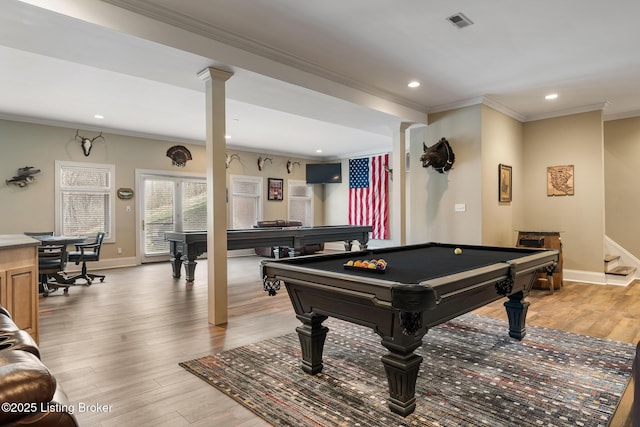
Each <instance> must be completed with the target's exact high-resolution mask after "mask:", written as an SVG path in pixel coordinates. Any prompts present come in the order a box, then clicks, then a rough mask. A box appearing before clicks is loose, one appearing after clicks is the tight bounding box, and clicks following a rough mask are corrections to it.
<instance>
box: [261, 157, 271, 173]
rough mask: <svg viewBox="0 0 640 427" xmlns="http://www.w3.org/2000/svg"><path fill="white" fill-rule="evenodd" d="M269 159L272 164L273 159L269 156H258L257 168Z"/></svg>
mask: <svg viewBox="0 0 640 427" xmlns="http://www.w3.org/2000/svg"><path fill="white" fill-rule="evenodd" d="M267 160H269V163H271V164H273V160H271V158H270V157H262V156H260V157H258V170H259V171H261V170H262V168H263V167H264V163H265V162H266V161H267Z"/></svg>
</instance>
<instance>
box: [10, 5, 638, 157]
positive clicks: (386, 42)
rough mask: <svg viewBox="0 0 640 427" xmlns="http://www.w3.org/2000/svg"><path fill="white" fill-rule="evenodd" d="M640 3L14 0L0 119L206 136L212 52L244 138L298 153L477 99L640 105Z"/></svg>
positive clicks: (542, 106) (379, 137)
mask: <svg viewBox="0 0 640 427" xmlns="http://www.w3.org/2000/svg"><path fill="white" fill-rule="evenodd" d="M40 6H41V7H40ZM123 8H124V9H123ZM457 12H463V13H464V14H465V15H466V16H468V17H469V18H470V19H471V20H472V21H474V25H472V26H469V27H467V28H465V29H458V28H456V27H455V26H453V25H452V24H451V23H450V22H448V21H447V20H446V17H448V16H450V15H452V14H454V13H457ZM637 16H640V2H637V1H635V0H613V1H609V2H606V3H605V2H602V1H601V0H563V1H562V2H558V1H556V0H538V1H535V2H531V1H530V2H514V1H507V0H486V1H483V2H478V1H472V0H451V1H447V2H443V1H439V0H403V1H402V2H391V1H388V0H349V1H344V0H324V1H322V2H303V1H299V0H235V1H231V0H225V1H223V0H217V1H213V0H190V1H188V2H185V1H181V0H107V1H99V0H57V1H55V2H51V1H47V0H32V1H25V2H21V1H17V0H3V1H2V2H1V3H0V64H1V66H0V93H1V96H0V117H6V118H12V119H19V120H26V121H33V122H40V123H52V124H62V125H66V126H70V127H72V128H76V127H77V128H81V129H85V130H96V131H97V130H103V129H104V130H105V131H110V132H118V133H124V134H131V135H139V136H151V137H154V138H159V139H166V140H171V141H184V142H198V143H202V142H203V141H204V138H205V125H204V114H205V112H204V84H203V82H202V81H200V79H199V78H198V77H197V73H198V72H199V71H201V70H202V69H204V68H206V67H208V66H216V67H220V68H224V69H228V70H230V71H233V73H234V76H233V77H232V78H231V79H230V80H229V81H228V82H227V85H226V88H227V117H228V120H227V133H228V134H230V135H231V139H230V140H228V144H229V145H230V146H231V147H237V148H241V149H248V150H254V151H261V150H264V151H269V152H281V153H289V154H293V155H299V156H302V157H326V158H335V157H344V156H347V155H353V154H357V153H365V152H379V151H383V150H388V149H390V147H391V135H392V132H394V131H397V129H398V128H399V125H400V122H402V121H410V122H422V123H425V122H426V116H427V113H429V112H433V111H439V110H443V109H446V108H450V107H455V106H460V105H466V104H471V103H478V102H480V101H483V102H485V103H488V104H489V105H491V106H494V107H495V108H498V109H500V110H501V111H504V112H507V113H509V114H510V115H512V116H513V117H516V118H518V119H519V120H522V121H527V120H535V119H538V118H544V117H551V116H554V115H560V114H564V113H569V112H579V111H589V110H594V109H600V108H602V109H603V111H604V114H605V117H609V118H617V117H628V116H635V115H640V53H638V50H637V47H636V46H635V45H636V44H637V41H638V40H640V26H638V25H637V23H636V22H635V21H636V17H637ZM149 18H153V20H151V19H149ZM414 79H415V80H418V81H420V82H421V83H422V85H421V86H420V87H419V88H417V89H410V88H408V87H407V83H408V82H409V81H410V80H414ZM550 92H556V93H558V95H559V97H558V99H556V100H555V101H551V102H550V101H545V100H544V95H546V94H547V93H550ZM94 114H102V115H103V116H105V118H104V119H102V120H98V119H95V118H94V117H93V116H94ZM427 143H429V142H427ZM316 149H322V150H323V152H322V153H321V154H318V153H316Z"/></svg>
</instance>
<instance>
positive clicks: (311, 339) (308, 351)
mask: <svg viewBox="0 0 640 427" xmlns="http://www.w3.org/2000/svg"><path fill="white" fill-rule="evenodd" d="M296 317H297V318H298V319H299V320H300V321H301V322H302V326H298V327H297V328H296V331H297V332H298V338H300V347H301V349H302V366H301V367H302V370H303V371H305V372H306V373H307V374H311V375H315V374H317V373H318V372H321V371H322V367H323V365H322V351H323V350H324V340H325V338H326V337H327V332H329V328H327V327H326V326H322V322H324V321H325V320H327V316H315V315H308V314H298V315H296Z"/></svg>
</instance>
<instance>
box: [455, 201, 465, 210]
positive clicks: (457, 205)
mask: <svg viewBox="0 0 640 427" xmlns="http://www.w3.org/2000/svg"><path fill="white" fill-rule="evenodd" d="M455 208H456V212H466V211H467V205H465V204H464V203H456V206H455Z"/></svg>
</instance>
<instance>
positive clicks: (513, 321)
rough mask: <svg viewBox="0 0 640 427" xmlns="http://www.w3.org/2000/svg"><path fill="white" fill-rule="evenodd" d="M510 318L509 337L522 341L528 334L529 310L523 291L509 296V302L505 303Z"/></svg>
mask: <svg viewBox="0 0 640 427" xmlns="http://www.w3.org/2000/svg"><path fill="white" fill-rule="evenodd" d="M504 307H505V309H506V310H507V317H508V318H509V336H510V337H511V338H515V339H517V340H521V339H522V338H524V336H525V335H526V334H527V326H526V324H525V322H526V320H527V310H529V301H527V300H525V297H524V294H523V292H522V291H520V292H516V293H515V294H513V295H509V301H507V302H505V303H504Z"/></svg>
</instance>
